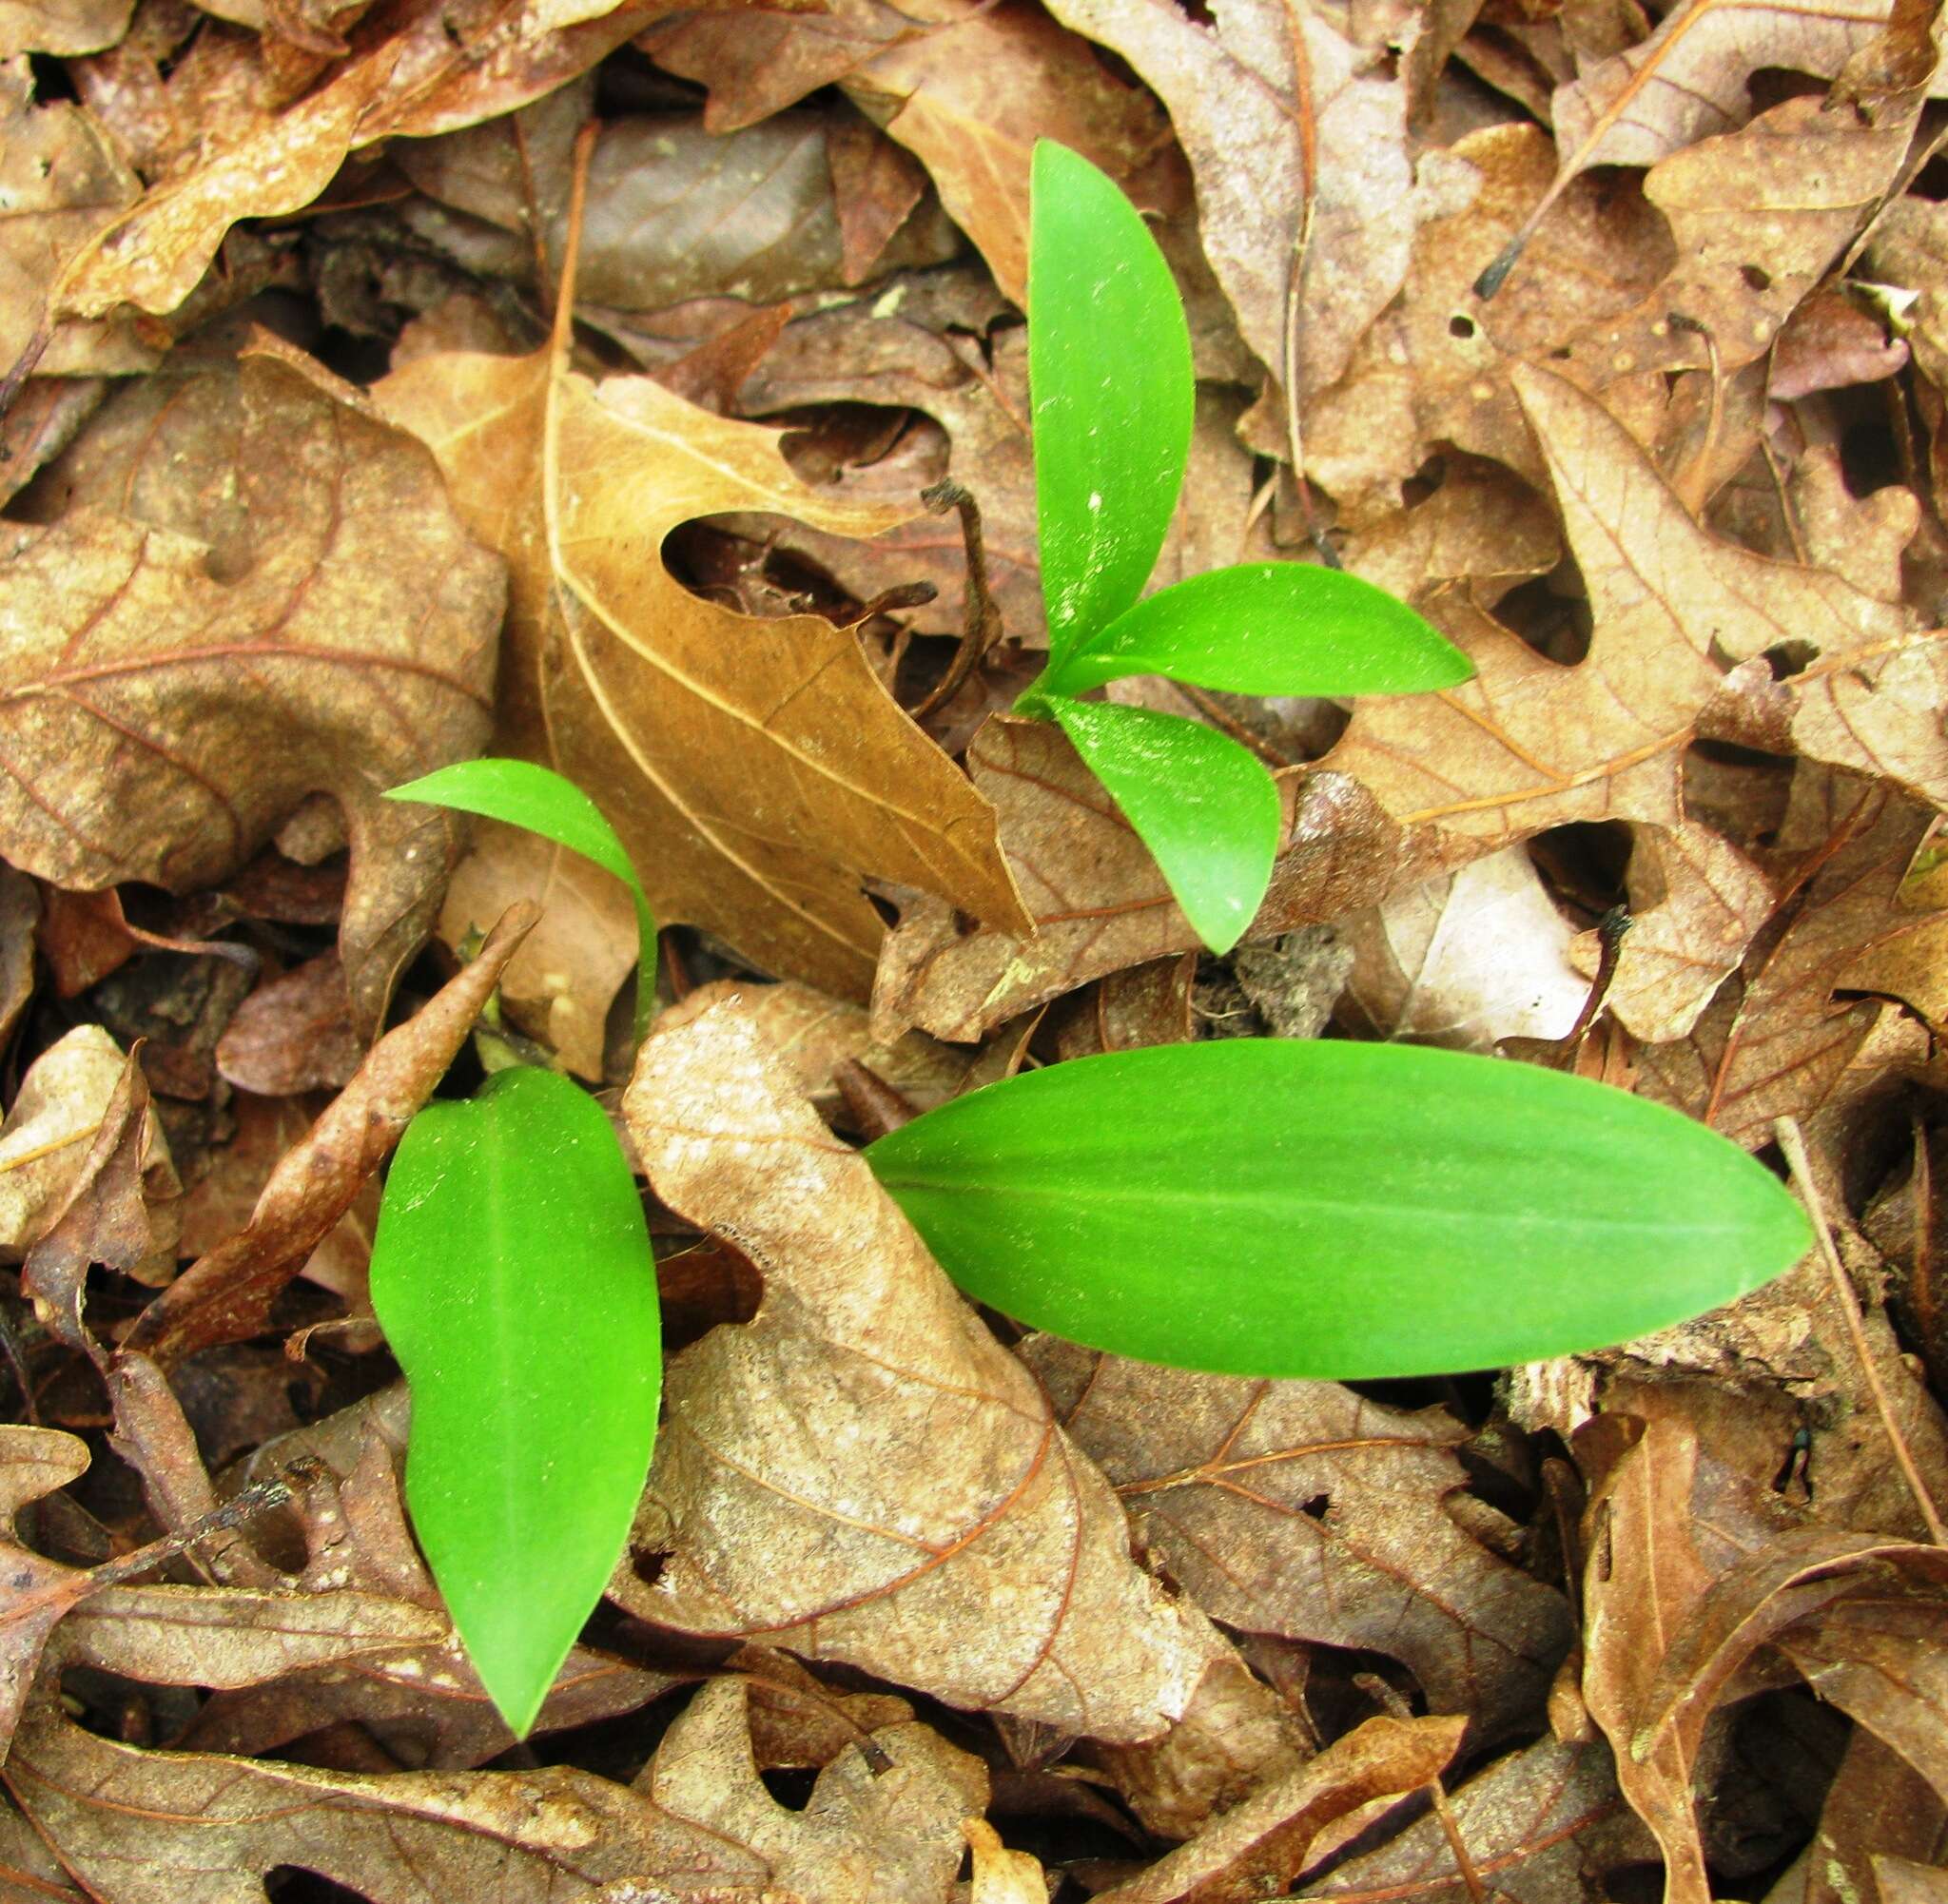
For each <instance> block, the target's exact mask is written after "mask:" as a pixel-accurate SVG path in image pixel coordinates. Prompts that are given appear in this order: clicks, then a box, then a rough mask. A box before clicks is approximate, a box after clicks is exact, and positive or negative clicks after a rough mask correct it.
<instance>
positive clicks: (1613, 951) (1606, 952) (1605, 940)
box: [1562, 905, 1637, 1052]
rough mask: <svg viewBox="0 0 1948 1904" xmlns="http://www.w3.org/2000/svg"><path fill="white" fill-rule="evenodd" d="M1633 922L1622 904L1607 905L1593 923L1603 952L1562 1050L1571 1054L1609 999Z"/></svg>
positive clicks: (1563, 1042)
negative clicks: (1602, 913) (1600, 916)
mask: <svg viewBox="0 0 1948 1904" xmlns="http://www.w3.org/2000/svg"><path fill="white" fill-rule="evenodd" d="M1636 923H1637V922H1636V921H1635V920H1634V919H1632V918H1631V917H1630V913H1629V908H1628V907H1627V906H1622V905H1613V906H1611V907H1610V909H1609V910H1608V911H1607V912H1606V913H1605V914H1604V915H1603V917H1602V918H1601V919H1599V920H1598V921H1597V922H1596V938H1597V942H1598V943H1599V944H1600V945H1601V946H1602V948H1603V950H1602V952H1601V954H1600V955H1599V956H1598V959H1597V962H1596V977H1595V978H1594V979H1592V980H1591V981H1589V996H1588V998H1587V999H1585V1000H1584V1001H1583V1009H1582V1010H1581V1011H1580V1012H1578V1013H1577V1014H1576V1022H1575V1023H1574V1024H1572V1025H1571V1026H1570V1027H1569V1029H1568V1034H1567V1035H1566V1036H1565V1037H1564V1039H1563V1040H1562V1045H1563V1049H1564V1050H1565V1051H1570V1052H1573V1051H1574V1050H1575V1049H1576V1047H1577V1045H1579V1044H1580V1043H1582V1041H1583V1039H1584V1038H1585V1037H1586V1036H1587V1035H1588V1030H1589V1027H1590V1026H1591V1025H1593V1024H1594V1023H1595V1022H1596V1015H1597V1013H1598V1012H1600V1011H1602V1009H1603V1001H1605V1000H1606V999H1607V998H1608V997H1609V988H1610V986H1611V984H1612V983H1614V982H1615V980H1616V976H1617V961H1618V960H1619V959H1621V958H1622V957H1623V952H1624V936H1625V934H1626V933H1627V932H1628V931H1629V929H1630V927H1631V926H1633V925H1634V924H1636Z"/></svg>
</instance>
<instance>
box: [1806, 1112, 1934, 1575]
mask: <svg viewBox="0 0 1948 1904" xmlns="http://www.w3.org/2000/svg"><path fill="white" fill-rule="evenodd" d="M1772 1130H1773V1134H1774V1135H1775V1136H1776V1137H1778V1139H1779V1148H1780V1149H1781V1150H1782V1151H1783V1152H1784V1153H1785V1161H1786V1165H1787V1167H1788V1168H1789V1169H1790V1170H1791V1172H1792V1180H1793V1182H1794V1183H1795V1184H1796V1185H1798V1187H1799V1193H1800V1196H1801V1198H1802V1200H1803V1202H1804V1203H1805V1206H1806V1214H1807V1215H1808V1216H1810V1217H1811V1218H1812V1219H1813V1232H1814V1234H1815V1235H1817V1236H1818V1237H1819V1239H1820V1253H1821V1256H1822V1257H1823V1258H1824V1260H1825V1263H1826V1273H1827V1274H1828V1275H1829V1276H1830V1277H1831V1278H1832V1281H1833V1293H1834V1295H1835V1296H1836V1297H1838V1299H1839V1302H1840V1311H1841V1314H1842V1315H1843V1316H1844V1317H1845V1318H1846V1332H1847V1334H1848V1335H1850V1336H1851V1337H1852V1338H1853V1351H1854V1353H1855V1354H1856V1355H1857V1356H1859V1357H1860V1372H1861V1373H1862V1374H1863V1375H1864V1376H1865V1377H1866V1379H1867V1388H1868V1389H1869V1391H1870V1392H1871V1393H1872V1395H1873V1397H1874V1407H1875V1408H1876V1409H1878V1410H1879V1411H1880V1426H1881V1428H1883V1429H1885V1430H1886V1434H1887V1439H1888V1441H1889V1442H1890V1443H1892V1445H1893V1447H1894V1458H1895V1460H1896V1461H1898V1462H1899V1464H1900V1471H1901V1473H1902V1475H1904V1476H1905V1477H1906V1480H1907V1486H1908V1490H1909V1492H1910V1493H1912V1494H1913V1496H1914V1498H1915V1505H1916V1506H1918V1507H1919V1509H1920V1510H1921V1519H1922V1520H1923V1521H1925V1522H1926V1523H1927V1524H1928V1536H1929V1538H1930V1539H1931V1540H1932V1541H1933V1542H1934V1543H1935V1545H1937V1546H1938V1547H1948V1523H1944V1522H1943V1521H1942V1519H1941V1515H1940V1511H1939V1510H1938V1508H1937V1507H1936V1506H1935V1503H1934V1499H1933V1497H1932V1496H1931V1495H1930V1494H1929V1493H1928V1490H1927V1486H1926V1484H1925V1483H1924V1482H1923V1481H1922V1480H1921V1476H1920V1469H1919V1468H1918V1467H1916V1466H1915V1460H1914V1455H1913V1453H1912V1451H1911V1450H1910V1449H1909V1447H1908V1445H1907V1438H1906V1437H1905V1436H1904V1435H1903V1434H1902V1433H1901V1432H1900V1429H1899V1427H1898V1426H1897V1425H1896V1423H1895V1420H1894V1408H1893V1405H1892V1404H1891V1403H1890V1402H1889V1401H1888V1399H1887V1390H1886V1389H1884V1388H1882V1387H1881V1386H1880V1370H1878V1369H1876V1368H1875V1367H1874V1358H1873V1356H1872V1354H1871V1353H1870V1352H1869V1351H1868V1349H1867V1331H1866V1329H1865V1327H1864V1326H1863V1325H1862V1323H1861V1321H1860V1299H1859V1297H1857V1296H1856V1295H1855V1293H1854V1288H1853V1281H1852V1279H1851V1278H1850V1277H1849V1276H1848V1275H1847V1273H1846V1266H1845V1264H1843V1263H1842V1262H1841V1260H1840V1252H1839V1251H1838V1250H1836V1249H1835V1248H1834V1247H1833V1231H1832V1227H1831V1226H1830V1225H1829V1224H1828V1223H1827V1221H1826V1212H1825V1208H1824V1206H1823V1205H1822V1204H1821V1201H1820V1193H1819V1191H1818V1190H1817V1189H1816V1188H1815V1187H1814V1183H1813V1167H1812V1164H1811V1162H1810V1161H1809V1160H1808V1158H1807V1156H1806V1140H1805V1138H1804V1137H1802V1136H1801V1135H1800V1127H1799V1120H1798V1119H1797V1118H1796V1117H1775V1118H1774V1119H1773V1120H1772Z"/></svg>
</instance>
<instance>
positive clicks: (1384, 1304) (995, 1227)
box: [867, 1039, 1810, 1381]
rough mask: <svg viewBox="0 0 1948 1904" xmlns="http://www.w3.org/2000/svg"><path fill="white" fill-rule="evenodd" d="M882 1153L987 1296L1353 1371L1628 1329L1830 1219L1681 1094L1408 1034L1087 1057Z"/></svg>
mask: <svg viewBox="0 0 1948 1904" xmlns="http://www.w3.org/2000/svg"><path fill="white" fill-rule="evenodd" d="M867 1157H868V1159H869V1160H870V1161H871V1164H872V1167H873V1170H874V1171H875V1172H876V1173H877V1175H878V1176H879V1179H880V1181H881V1182H882V1183H883V1184H885V1185H886V1189H887V1190H888V1191H890V1192H891V1193H892V1195H893V1196H894V1197H895V1198H896V1199H897V1200H898V1201H899V1203H900V1206H901V1207H902V1209H904V1210H905V1211H906V1214H907V1216H908V1217H909V1218H910V1219H911V1220H912V1222H913V1225H914V1227H915V1228H916V1229H917V1230H918V1231H919V1232H920V1234H921V1235H922V1236H923V1237H925V1240H926V1243H927V1246H928V1248H929V1249H931V1250H932V1252H933V1253H934V1254H935V1256H936V1257H938V1259H939V1260H940V1263H941V1265H942V1267H943V1268H944V1269H945V1271H946V1272H947V1273H948V1274H949V1275H950V1276H952V1277H953V1279H954V1280H955V1282H957V1283H958V1284H959V1285H960V1286H961V1287H962V1288H963V1289H964V1290H965V1291H966V1292H968V1293H969V1294H970V1295H973V1296H975V1297H977V1298H978V1299H979V1300H981V1301H982V1302H984V1303H989V1304H991V1305H992V1306H993V1307H994V1308H996V1309H999V1310H1002V1311H1004V1312H1005V1313H1007V1314H1009V1315H1012V1316H1015V1317H1017V1318H1018V1319H1020V1320H1021V1321H1023V1322H1027V1323H1032V1324H1033V1325H1034V1326H1035V1327H1036V1328H1038V1329H1045V1330H1048V1331H1052V1332H1054V1333H1056V1334H1059V1335H1063V1336H1067V1337H1069V1338H1070V1339H1071V1340H1073V1341H1077V1342H1081V1343H1086V1344H1088V1345H1089V1346H1091V1347H1093V1348H1097V1349H1106V1350H1114V1351H1115V1352H1116V1353H1118V1354H1121V1355H1128V1356H1133V1357H1136V1358H1138V1359H1140V1360H1142V1361H1147V1362H1162V1363H1168V1364H1171V1365H1173V1366H1176V1367H1179V1368H1189V1369H1204V1370H1217V1371H1220V1372H1223V1373H1227V1374H1241V1375H1276V1376H1310V1377H1319V1378H1325V1379H1330V1380H1334V1381H1346V1380H1353V1379H1363V1378H1368V1377H1379V1376H1392V1375H1433V1374H1443V1373H1451V1372H1456V1371H1460V1370H1471V1369H1497V1368H1505V1367H1508V1366H1510V1365H1511V1364H1514V1363H1519V1362H1530V1361H1537V1360H1540V1359H1542V1358H1544V1357H1546V1356H1551V1355H1563V1354H1569V1353H1573V1352H1575V1351H1578V1350H1590V1349H1596V1348H1601V1347H1604V1346H1606V1345H1608V1344H1611V1343H1617V1342H1624V1341H1627V1340H1629V1339H1630V1338H1632V1337H1634V1336H1637V1335H1640V1334H1643V1333H1645V1332H1646V1331H1649V1330H1653V1329H1659V1328H1663V1327H1665V1326H1666V1325H1668V1324H1670V1323H1674V1322H1679V1321H1682V1320H1684V1319H1685V1317H1688V1316H1692V1315H1697V1314H1700V1313H1702V1312H1703V1311H1705V1310H1708V1309H1714V1308H1716V1307H1718V1306H1719V1305H1720V1304H1723V1303H1726V1302H1729V1301H1731V1300H1733V1299H1734V1298H1735V1297H1737V1296H1740V1295H1743V1294H1744V1293H1745V1292H1747V1291H1749V1290H1752V1289H1755V1288H1757V1287H1758V1285H1759V1284H1761V1283H1763V1282H1765V1281H1767V1280H1768V1279H1770V1278H1771V1277H1773V1276H1775V1275H1777V1274H1779V1273H1781V1272H1782V1271H1784V1270H1786V1269H1789V1268H1790V1267H1791V1266H1792V1265H1793V1263H1795V1262H1796V1261H1797V1260H1798V1259H1799V1258H1800V1256H1801V1255H1802V1254H1803V1253H1804V1252H1805V1250H1806V1248H1807V1247H1808V1244H1809V1241H1810V1235H1809V1232H1808V1229H1807V1226H1806V1221H1805V1218H1804V1216H1803V1215H1802V1213H1801V1211H1800V1208H1799V1206H1798V1205H1797V1204H1796V1203H1795V1202H1794V1201H1793V1199H1792V1198H1791V1197H1790V1196H1789V1195H1787V1194H1786V1192H1785V1190H1784V1189H1783V1187H1782V1185H1781V1184H1780V1183H1779V1182H1778V1180H1777V1179H1776V1178H1774V1177H1773V1176H1772V1175H1771V1174H1770V1173H1769V1172H1767V1171H1766V1170H1765V1169H1764V1167H1763V1165H1761V1164H1760V1163H1758V1162H1757V1161H1756V1160H1755V1159H1753V1158H1751V1157H1749V1156H1746V1155H1745V1154H1744V1152H1743V1151H1742V1150H1740V1149H1738V1148H1737V1146H1735V1145H1733V1144H1731V1143H1728V1142H1726V1141H1725V1140H1724V1138H1723V1137H1719V1136H1717V1135H1716V1133H1714V1132H1712V1131H1710V1130H1708V1129H1706V1128H1705V1127H1704V1125H1702V1124H1697V1123H1693V1122H1691V1121H1690V1120H1689V1119H1688V1118H1686V1117H1682V1116H1680V1115H1679V1114H1678V1113H1677V1112H1675V1111H1671V1110H1668V1109H1666V1108H1665V1107H1664V1106H1662V1105H1658V1104H1652V1103H1648V1102H1646V1100H1644V1099H1643V1098H1632V1097H1630V1096H1628V1095H1627V1094H1626V1093H1624V1092H1621V1091H1617V1090H1614V1089H1612V1088H1610V1087H1609V1086H1607V1085H1603V1084H1596V1083H1591V1082H1589V1081H1588V1080H1585V1079H1583V1078H1574V1077H1570V1076H1567V1075H1565V1074H1563V1073H1560V1072H1554V1071H1546V1070H1543V1069H1542V1068H1540V1067H1539V1066H1535V1065H1528V1064H1517V1063H1513V1062H1510V1061H1509V1060H1506V1059H1490V1058H1475V1057H1470V1056H1467V1055H1464V1054H1462V1053H1458V1052H1449V1051H1438V1050H1432V1049H1426V1048H1421V1047H1416V1046H1411V1045H1391V1044H1351V1043H1341V1042H1332V1041H1323V1040H1315V1039H1307V1040H1286V1039H1222V1040H1217V1041H1214V1042H1211V1043H1206V1044H1185V1045H1164V1046H1158V1047H1154V1048H1152V1049H1149V1050H1143V1051H1132V1052H1119V1053H1113V1054H1111V1055H1108V1056H1105V1057H1100V1058H1083V1059H1073V1060H1071V1061H1070V1062H1068V1063H1065V1064H1057V1065H1054V1066H1052V1067H1050V1068H1049V1069H1047V1070H1044V1071H1037V1072H1032V1073H1028V1074H1025V1075H1023V1076H1022V1077H1019V1078H1012V1079H1010V1080H1008V1081H1007V1082H1005V1083H1001V1084H992V1085H989V1086H988V1087H987V1088H986V1089H984V1090H982V1091H977V1092H974V1093H972V1094H971V1095H969V1096H968V1097H965V1098H957V1099H955V1100H953V1101H952V1102H949V1103H947V1104H944V1105H942V1106H941V1107H940V1108H939V1109H937V1110H934V1111H930V1112H928V1113H927V1114H926V1115H925V1117H919V1118H916V1119H915V1120H914V1121H913V1122H912V1123H910V1124H908V1125H906V1127H905V1128H904V1129H902V1130H899V1131H896V1132H894V1133H893V1134H892V1135H891V1136H890V1137H882V1138H881V1139H880V1140H879V1141H878V1142H877V1143H876V1144H874V1145H873V1146H872V1147H871V1149H870V1150H869V1151H867Z"/></svg>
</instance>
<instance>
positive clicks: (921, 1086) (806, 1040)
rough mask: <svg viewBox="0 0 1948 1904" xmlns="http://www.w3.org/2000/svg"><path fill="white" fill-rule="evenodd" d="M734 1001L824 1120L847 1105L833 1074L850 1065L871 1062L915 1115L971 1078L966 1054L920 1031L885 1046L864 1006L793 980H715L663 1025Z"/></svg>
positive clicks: (670, 1027)
mask: <svg viewBox="0 0 1948 1904" xmlns="http://www.w3.org/2000/svg"><path fill="white" fill-rule="evenodd" d="M731 1001H735V1008H736V1010H737V1011H738V1013H739V1015H740V1016H742V1017H744V1018H746V1019H748V1020H750V1023H751V1024H752V1025H753V1026H754V1027H755V1028H756V1030H757V1034H758V1037H759V1038H760V1039H762V1040H763V1042H764V1044H765V1045H766V1046H767V1048H768V1049H769V1050H771V1051H772V1052H774V1053H776V1055H777V1056H778V1058H779V1059H781V1060H782V1061H783V1063H784V1065H785V1067H786V1069H787V1071H788V1072H789V1075H790V1078H791V1081H792V1083H793V1084H794V1085H795V1086H796V1087H797V1089H798V1090H799V1091H800V1092H802V1093H803V1094H804V1095H805V1096H806V1097H807V1098H810V1099H811V1101H812V1103H813V1104H814V1105H816V1106H817V1108H818V1111H819V1114H820V1116H822V1117H834V1116H836V1115H837V1114H838V1113H839V1112H840V1111H841V1110H842V1109H843V1108H844V1106H845V1102H846V1099H845V1096H844V1094H843V1093H842V1092H841V1090H840V1089H839V1086H838V1084H837V1083H836V1082H835V1081H834V1074H835V1073H836V1072H837V1071H838V1069H839V1067H840V1066H841V1065H843V1064H846V1063H848V1062H849V1063H854V1064H863V1065H865V1066H866V1068H867V1070H868V1071H870V1072H871V1073H872V1075H873V1076H874V1077H875V1078H878V1079H879V1080H880V1082H881V1083H883V1084H889V1085H890V1086H891V1087H892V1088H893V1089H894V1090H895V1091H897V1092H898V1093H899V1094H900V1095H901V1097H903V1098H906V1101H907V1102H908V1103H909V1104H911V1105H912V1106H913V1108H914V1109H915V1110H916V1111H930V1110H932V1109H933V1107H934V1106H935V1105H936V1104H944V1103H945V1102H946V1100H947V1099H948V1098H952V1097H954V1096H956V1095H957V1094H958V1092H959V1091H960V1089H961V1088H962V1086H963V1085H964V1082H965V1080H966V1076H967V1065H968V1055H967V1053H965V1052H964V1051H956V1050H954V1049H952V1048H951V1047H950V1046H947V1045H943V1044H938V1043H936V1042H935V1041H934V1040H933V1039H930V1038H928V1037H927V1036H926V1035H925V1033H924V1032H917V1031H909V1032H908V1033H906V1036H905V1037H904V1038H902V1039H898V1040H897V1041H896V1042H894V1043H892V1044H880V1043H878V1042H877V1041H875V1039H873V1037H872V1030H871V1024H870V1020H869V1019H868V1016H867V1011H866V1008H865V1007H864V1006H863V1005H855V1004H854V1003H852V1001H850V1000H849V999H834V998H828V996H827V995H826V994H825V993H823V992H815V991H813V990H812V989H811V987H810V986H809V985H799V984H794V983H793V982H792V981H790V980H789V979H788V980H785V981H783V982H781V983H779V984H775V985H750V984H739V983H738V982H737V981H735V980H734V979H715V980H712V981H711V983H709V984H707V985H699V986H698V987H697V988H696V990H695V991H693V992H692V993H690V994H689V996H688V997H686V998H684V999H683V1000H682V1001H680V1002H678V1003H676V1004H673V1005H672V1006H670V1007H669V1008H668V1009H667V1010H666V1011H664V1012H663V1014H662V1015H661V1016H660V1017H659V1018H658V1019H657V1020H656V1022H657V1024H658V1025H659V1026H660V1027H661V1028H662V1029H663V1030H665V1031H674V1030H675V1029H676V1027H677V1026H678V1025H684V1024H688V1023H690V1021H691V1020H692V1019H696V1018H701V1017H702V1016H703V1014H704V1013H705V1012H707V1011H710V1010H711V1008H712V1007H713V1006H715V1005H718V1004H720V1003H729V1002H731Z"/></svg>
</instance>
